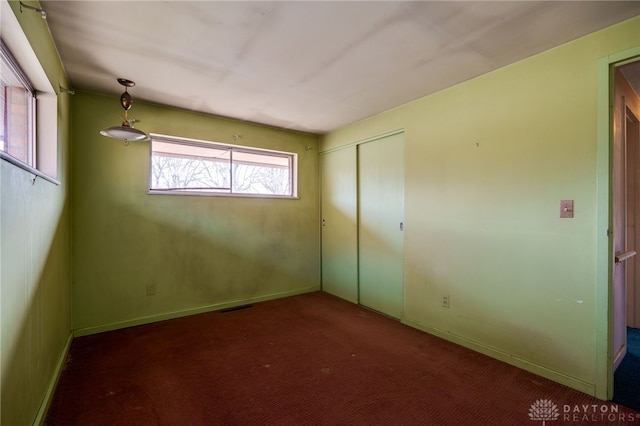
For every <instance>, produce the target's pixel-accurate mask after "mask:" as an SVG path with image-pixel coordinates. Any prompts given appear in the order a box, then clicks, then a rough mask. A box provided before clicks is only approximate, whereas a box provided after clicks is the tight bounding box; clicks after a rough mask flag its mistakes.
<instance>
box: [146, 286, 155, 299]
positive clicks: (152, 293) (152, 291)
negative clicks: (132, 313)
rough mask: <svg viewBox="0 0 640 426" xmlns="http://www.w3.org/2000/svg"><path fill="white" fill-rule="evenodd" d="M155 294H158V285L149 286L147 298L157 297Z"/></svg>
mask: <svg viewBox="0 0 640 426" xmlns="http://www.w3.org/2000/svg"><path fill="white" fill-rule="evenodd" d="M155 294H156V285H155V284H147V296H155Z"/></svg>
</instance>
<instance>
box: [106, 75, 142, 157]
mask: <svg viewBox="0 0 640 426" xmlns="http://www.w3.org/2000/svg"><path fill="white" fill-rule="evenodd" d="M118 83H120V84H122V85H123V86H124V92H123V93H122V95H120V105H121V106H122V108H123V109H124V119H123V120H122V125H121V126H111V127H107V128H106V129H102V130H100V134H101V135H103V136H108V137H110V138H115V139H121V140H122V141H124V144H125V145H129V141H145V140H148V139H149V135H147V134H146V133H145V132H143V131H142V130H139V129H134V128H133V126H132V123H134V122H135V121H136V120H135V119H133V118H131V119H130V118H129V117H128V116H127V111H129V109H131V104H132V103H133V101H132V100H131V95H130V94H129V92H127V89H128V88H129V87H133V86H135V85H136V84H135V83H134V82H133V81H131V80H127V79H126V78H119V79H118Z"/></svg>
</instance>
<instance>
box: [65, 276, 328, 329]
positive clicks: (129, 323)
mask: <svg viewBox="0 0 640 426" xmlns="http://www.w3.org/2000/svg"><path fill="white" fill-rule="evenodd" d="M319 290H320V286H319V285H318V286H313V287H306V288H302V289H297V290H291V291H286V292H282V293H274V294H268V295H265V296H258V297H251V298H248V299H241V300H233V301H230V302H223V303H214V304H212V305H205V306H199V307H197V308H189V309H183V310H180V311H173V312H166V313H162V314H158V315H151V316H147V317H140V318H134V319H131V320H126V321H119V322H114V323H110V324H103V325H97V326H94V327H86V328H78V329H75V330H73V336H74V337H80V336H87V335H90V334H97V333H103V332H105V331H113V330H118V329H121V328H127V327H135V326H137V325H143V324H150V323H153V322H158V321H164V320H169V319H174V318H180V317H186V316H189V315H196V314H202V313H205V312H211V311H218V310H220V309H226V308H233V307H236V306H242V305H247V304H250V303H258V302H266V301H267V300H273V299H280V298H283V297H289V296H296V295H298V294H304V293H311V292H314V291H319Z"/></svg>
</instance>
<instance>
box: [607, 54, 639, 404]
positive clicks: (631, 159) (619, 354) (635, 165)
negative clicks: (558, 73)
mask: <svg viewBox="0 0 640 426" xmlns="http://www.w3.org/2000/svg"><path fill="white" fill-rule="evenodd" d="M612 75H613V89H614V90H613V98H612V101H613V117H612V121H611V123H612V129H611V134H612V137H613V143H612V150H611V156H612V160H613V170H612V200H611V203H612V214H613V216H612V218H613V242H612V244H613V251H614V256H613V258H614V264H613V265H612V289H611V290H612V291H611V297H612V345H613V347H612V351H611V353H612V356H613V365H612V370H613V401H615V402H619V403H621V404H623V405H627V406H630V407H632V408H635V409H640V400H638V397H637V395H638V394H640V379H639V378H640V342H639V341H640V256H636V255H637V253H638V252H640V119H639V118H640V61H635V62H628V63H624V64H622V65H619V66H615V67H614V68H613V73H612Z"/></svg>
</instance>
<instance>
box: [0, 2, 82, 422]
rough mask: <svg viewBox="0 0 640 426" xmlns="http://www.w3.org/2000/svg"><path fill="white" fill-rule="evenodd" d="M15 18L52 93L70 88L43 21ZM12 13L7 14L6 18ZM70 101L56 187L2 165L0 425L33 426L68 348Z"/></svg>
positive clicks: (63, 112)
mask: <svg viewBox="0 0 640 426" xmlns="http://www.w3.org/2000/svg"><path fill="white" fill-rule="evenodd" d="M11 7H12V9H13V12H14V14H15V16H16V18H17V19H18V22H19V24H20V25H21V26H22V28H23V30H24V33H25V34H26V36H27V38H28V40H29V42H30V44H31V45H32V47H33V50H34V51H35V53H36V55H37V56H38V59H39V61H40V63H41V64H42V67H43V68H44V70H45V72H46V74H47V76H48V78H49V80H50V82H51V85H52V86H53V87H54V88H56V89H57V88H58V85H62V86H63V87H68V82H67V80H66V76H65V74H64V71H63V69H62V66H61V64H60V61H59V59H58V56H57V53H56V50H55V47H54V46H53V44H52V41H51V38H50V36H49V32H48V30H47V28H46V26H45V25H44V24H43V21H42V18H41V17H40V15H39V14H36V13H20V11H19V4H18V2H11ZM9 13H10V12H9ZM69 114H70V107H69V96H68V95H65V94H60V93H58V135H57V138H58V179H59V180H60V185H56V184H54V183H51V182H49V181H46V180H44V179H41V178H38V179H36V180H35V181H34V180H33V175H32V174H31V173H29V172H27V171H25V170H23V169H21V168H18V167H16V166H14V165H12V164H10V163H8V162H5V161H3V160H0V188H1V191H0V236H1V249H0V269H1V272H0V300H1V307H0V322H1V328H2V335H1V342H0V348H1V355H0V358H1V359H2V369H1V371H0V381H1V383H2V388H1V390H0V394H1V400H0V411H1V415H0V423H1V424H3V425H30V424H32V423H33V422H34V421H36V422H37V421H39V420H41V419H42V416H43V414H44V412H45V409H46V401H47V398H48V396H50V394H51V391H52V384H53V383H54V382H55V378H56V374H57V371H58V369H59V367H60V365H61V362H62V358H63V356H64V354H65V353H66V352H65V350H66V349H67V348H68V343H69V342H70V337H71V336H70V330H71V325H70V311H71V303H70V291H71V239H70V230H71V225H70V210H71V209H70V201H69V191H68V188H69V174H70V168H69V154H68V152H69V122H70V118H69V117H70V115H69Z"/></svg>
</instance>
